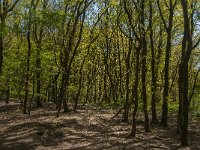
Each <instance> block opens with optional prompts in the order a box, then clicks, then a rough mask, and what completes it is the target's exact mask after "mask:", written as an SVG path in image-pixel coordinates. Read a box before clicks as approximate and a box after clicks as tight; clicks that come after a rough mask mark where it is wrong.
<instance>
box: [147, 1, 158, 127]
mask: <svg viewBox="0 0 200 150" xmlns="http://www.w3.org/2000/svg"><path fill="white" fill-rule="evenodd" d="M149 7H150V10H149V11H150V17H149V28H150V42H151V111H152V123H157V122H158V120H157V113H156V102H157V100H156V98H157V97H156V72H155V48H154V40H153V27H152V18H153V10H152V2H151V1H150V2H149Z"/></svg>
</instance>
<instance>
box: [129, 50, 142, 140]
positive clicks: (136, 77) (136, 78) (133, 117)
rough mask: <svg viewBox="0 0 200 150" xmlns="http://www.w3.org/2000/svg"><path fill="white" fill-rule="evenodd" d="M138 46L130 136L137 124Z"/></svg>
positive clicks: (134, 131) (134, 132) (133, 133)
mask: <svg viewBox="0 0 200 150" xmlns="http://www.w3.org/2000/svg"><path fill="white" fill-rule="evenodd" d="M140 49H141V48H140V47H138V48H136V52H135V54H136V56H135V59H136V61H135V82H134V87H133V92H132V98H131V100H132V99H133V100H134V101H133V104H134V108H133V114H132V119H133V120H132V129H131V136H133V137H135V134H136V126H137V122H136V115H137V111H138V85H139V72H140V67H139V63H140V56H139V54H140Z"/></svg>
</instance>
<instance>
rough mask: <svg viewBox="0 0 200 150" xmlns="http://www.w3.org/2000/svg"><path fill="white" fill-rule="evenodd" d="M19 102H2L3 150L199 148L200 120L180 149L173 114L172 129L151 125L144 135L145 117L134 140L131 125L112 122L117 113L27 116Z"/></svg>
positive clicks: (47, 111)
mask: <svg viewBox="0 0 200 150" xmlns="http://www.w3.org/2000/svg"><path fill="white" fill-rule="evenodd" d="M19 107H20V106H19V103H16V102H11V103H10V104H7V105H5V104H4V103H3V102H0V150H9V149H10V150H12V149H13V150H26V149H27V150H32V149H36V150H45V149H48V150H49V149H50V150H64V149H65V150H112V149H113V150H123V149H127V150H128V149H130V150H133V149H137V150H143V149H144V150H147V149H152V150H162V149H163V150H165V149H166V150H167V149H172V150H175V149H180V150H183V149H186V150H190V149H200V125H199V124H200V119H197V118H196V119H192V118H190V124H189V146H188V147H184V148H183V147H180V142H179V136H178V135H177V134H176V133H175V131H176V116H175V115H172V114H171V115H170V118H169V122H170V124H169V127H168V128H162V127H160V126H159V125H153V126H151V132H150V133H145V132H144V128H143V126H144V124H143V123H142V118H138V119H139V120H141V121H140V122H139V123H138V126H137V135H136V137H135V138H131V137H130V136H129V134H130V131H131V124H130V123H128V124H127V123H122V122H121V119H120V117H116V118H115V119H110V118H111V117H112V116H113V115H114V114H115V113H116V112H117V110H105V109H100V108H97V107H88V108H87V109H86V108H84V109H79V110H78V112H69V113H66V114H64V113H61V116H60V117H57V118H56V117H55V114H56V111H55V109H54V107H53V106H52V105H48V106H46V107H44V108H40V109H34V110H33V111H32V112H31V116H30V117H28V116H27V115H24V114H22V113H21V110H20V109H19Z"/></svg>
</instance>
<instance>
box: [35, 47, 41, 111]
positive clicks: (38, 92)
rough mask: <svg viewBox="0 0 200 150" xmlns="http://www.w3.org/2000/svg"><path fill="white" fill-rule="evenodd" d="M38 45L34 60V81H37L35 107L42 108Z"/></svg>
mask: <svg viewBox="0 0 200 150" xmlns="http://www.w3.org/2000/svg"><path fill="white" fill-rule="evenodd" d="M40 57H41V56H40V44H38V46H37V58H36V81H37V87H36V88H37V91H36V92H37V93H36V95H37V97H36V102H37V107H42V102H41V58H40Z"/></svg>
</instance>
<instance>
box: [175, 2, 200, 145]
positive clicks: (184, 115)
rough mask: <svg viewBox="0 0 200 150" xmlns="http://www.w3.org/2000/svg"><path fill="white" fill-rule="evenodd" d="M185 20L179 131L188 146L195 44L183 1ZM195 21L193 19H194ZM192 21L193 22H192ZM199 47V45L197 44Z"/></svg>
mask: <svg viewBox="0 0 200 150" xmlns="http://www.w3.org/2000/svg"><path fill="white" fill-rule="evenodd" d="M181 4H182V9H183V18H184V37H183V41H182V57H181V63H180V66H179V84H180V85H179V96H180V97H179V105H180V106H181V107H180V106H179V111H180V112H179V113H178V115H179V119H178V123H179V125H178V127H179V129H178V131H181V145H182V146H187V145H188V112H189V97H188V62H189V60H190V55H191V53H192V49H194V47H193V43H192V35H193V24H192V26H191V27H190V19H189V16H188V14H189V13H188V4H187V0H181ZM192 18H193V16H192ZM192 20H193V19H192ZM192 20H191V22H192ZM197 45H198V44H197Z"/></svg>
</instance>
